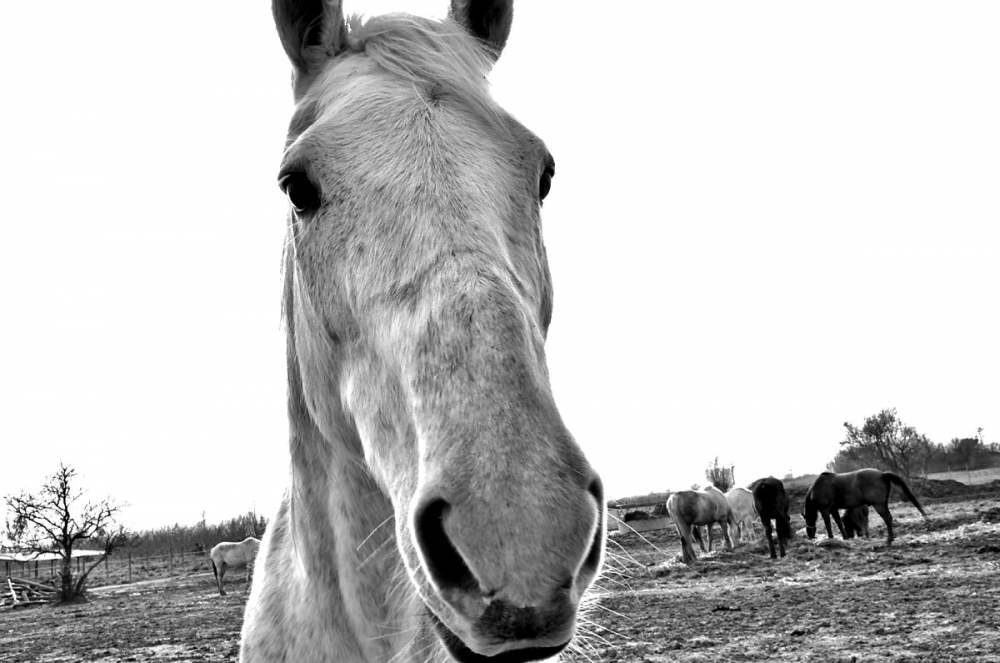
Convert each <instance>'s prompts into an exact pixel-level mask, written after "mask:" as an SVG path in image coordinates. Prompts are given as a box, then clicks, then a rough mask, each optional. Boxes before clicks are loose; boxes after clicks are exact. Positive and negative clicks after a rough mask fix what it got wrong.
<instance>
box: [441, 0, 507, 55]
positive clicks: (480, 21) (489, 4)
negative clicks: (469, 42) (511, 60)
mask: <svg viewBox="0 0 1000 663" xmlns="http://www.w3.org/2000/svg"><path fill="white" fill-rule="evenodd" d="M448 16H449V17H450V18H452V19H454V20H455V21H457V22H458V24H459V25H461V26H462V27H464V28H465V29H466V30H468V31H469V32H470V33H472V34H473V35H475V36H476V37H478V38H479V39H480V40H482V42H483V43H484V44H486V45H487V46H488V47H489V48H490V51H492V53H493V59H494V60H495V59H497V58H499V57H500V52H501V51H503V47H504V45H506V43H507V37H509V36H510V24H511V21H513V20H514V0H451V8H450V9H449V10H448Z"/></svg>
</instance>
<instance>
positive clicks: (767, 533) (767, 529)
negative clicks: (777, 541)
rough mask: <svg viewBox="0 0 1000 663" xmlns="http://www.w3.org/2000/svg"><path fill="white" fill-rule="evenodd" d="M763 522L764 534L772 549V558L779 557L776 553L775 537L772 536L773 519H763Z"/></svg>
mask: <svg viewBox="0 0 1000 663" xmlns="http://www.w3.org/2000/svg"><path fill="white" fill-rule="evenodd" d="M761 523H762V524H763V525H764V536H766V537H767V547H768V548H769V549H770V550H771V559H777V558H778V556H777V555H775V554H774V537H773V536H771V534H772V532H771V519H770V518H768V519H767V520H762V521H761Z"/></svg>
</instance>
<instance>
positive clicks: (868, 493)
mask: <svg viewBox="0 0 1000 663" xmlns="http://www.w3.org/2000/svg"><path fill="white" fill-rule="evenodd" d="M892 484H896V485H897V486H899V487H900V489H902V491H903V494H904V495H905V496H906V499H908V500H909V501H910V502H911V503H912V504H913V506H915V507H917V510H918V511H919V512H920V515H922V516H923V517H924V518H926V517H927V513H926V512H925V511H924V507H922V506H920V502H919V501H918V500H917V497H916V495H914V494H913V492H912V491H911V490H910V487H909V486H908V485H906V482H905V481H903V479H902V478H901V477H899V476H898V475H896V474H893V473H892V472H883V471H881V470H874V469H871V468H868V469H864V470H855V471H853V472H844V473H843V474H834V473H833V472H823V473H822V474H820V475H819V476H818V477H816V481H814V482H813V485H812V487H811V488H809V492H808V493H806V508H805V514H806V535H807V536H808V537H809V538H810V539H812V538H815V537H816V514H817V513H820V514H822V515H823V523H824V524H825V525H826V535H827V536H828V537H829V538H831V539H832V538H833V530H832V529H831V528H830V514H831V512H832V514H833V519H834V520H835V521H837V527H838V528H839V529H840V534H841V536H843V537H844V538H845V539H846V538H847V536H846V534H845V532H844V523H843V521H841V519H840V514H839V513H838V512H837V509H853V508H854V507H857V506H861V505H863V504H869V505H871V506H872V507H873V508H874V509H875V511H876V512H877V513H878V515H880V516H882V520H884V521H885V527H886V529H887V530H888V532H889V533H888V538H887V540H886V545H892V539H893V535H892V514H890V513H889V494H890V493H891V492H892Z"/></svg>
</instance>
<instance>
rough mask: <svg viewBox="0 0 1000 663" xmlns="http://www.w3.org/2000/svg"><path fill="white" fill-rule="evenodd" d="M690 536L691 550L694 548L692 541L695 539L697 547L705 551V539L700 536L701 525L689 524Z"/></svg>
mask: <svg viewBox="0 0 1000 663" xmlns="http://www.w3.org/2000/svg"><path fill="white" fill-rule="evenodd" d="M691 538H692V544H691V549H692V550H694V543H693V541H697V542H698V547H699V548H701V551H702V552H706V550H705V539H703V538H702V536H701V527H699V526H698V525H691Z"/></svg>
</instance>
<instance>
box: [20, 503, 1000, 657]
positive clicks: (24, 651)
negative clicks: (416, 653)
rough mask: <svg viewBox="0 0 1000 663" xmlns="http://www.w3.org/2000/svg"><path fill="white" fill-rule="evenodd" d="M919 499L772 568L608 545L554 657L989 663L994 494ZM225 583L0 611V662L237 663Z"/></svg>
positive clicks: (765, 563)
mask: <svg viewBox="0 0 1000 663" xmlns="http://www.w3.org/2000/svg"><path fill="white" fill-rule="evenodd" d="M952 499H954V498H952ZM928 502H929V504H928V505H927V506H928V512H929V514H930V516H931V519H930V521H929V522H924V521H923V520H922V519H921V518H920V516H919V514H918V513H917V512H916V510H915V509H913V508H912V507H910V506H905V505H902V504H897V505H894V506H893V512H894V514H895V515H896V521H897V523H898V533H897V536H898V538H897V540H896V543H895V544H894V545H893V546H892V547H891V548H887V547H885V545H884V536H885V531H884V529H883V528H882V526H881V521H880V520H879V519H878V517H877V516H874V515H873V520H872V525H873V528H872V529H873V532H872V538H871V539H869V540H862V541H861V542H852V543H850V544H849V545H848V546H847V547H826V546H823V545H816V544H814V543H812V542H809V541H806V540H804V539H803V538H801V537H799V538H797V539H795V540H794V541H793V542H792V545H791V548H790V550H789V554H788V557H786V558H785V559H783V560H778V561H776V562H774V561H771V560H770V559H769V558H767V557H766V553H765V548H764V546H763V545H762V544H761V543H758V544H755V545H754V544H751V545H747V546H742V547H740V548H738V549H737V550H736V551H734V552H731V553H730V552H714V553H711V554H709V555H704V556H701V558H700V559H699V561H698V562H697V563H696V564H695V565H694V566H693V567H691V568H689V567H687V566H684V565H683V564H681V563H680V562H679V546H678V544H677V539H676V536H675V535H673V533H672V532H665V531H660V532H653V533H651V535H647V536H646V540H643V539H640V537H639V536H637V535H629V536H626V537H618V536H613V537H611V538H612V543H610V550H611V551H612V552H613V554H614V559H612V560H611V571H610V572H609V574H608V575H607V576H606V577H605V578H604V580H603V581H602V585H603V588H604V595H603V596H602V597H601V598H600V600H599V602H598V604H597V605H596V606H595V607H592V608H591V611H590V613H589V615H588V618H587V620H586V621H585V623H584V624H583V629H582V630H583V632H584V633H583V636H582V637H581V638H578V639H577V642H578V651H576V652H573V653H571V654H570V655H568V656H567V657H566V658H567V659H568V660H572V661H617V662H629V663H631V662H636V663H639V662H643V663H645V662H659V661H685V662H688V661H765V660H777V661H928V662H930V661H970V662H971V661H998V662H1000V490H997V489H996V484H994V488H993V490H992V492H982V493H980V494H979V495H977V496H967V497H966V498H964V499H963V500H962V501H938V502H935V501H931V500H928ZM796 524H799V525H800V524H801V522H799V523H795V522H793V526H794V525H796ZM823 538H824V537H823V535H822V534H821V535H820V537H819V539H820V541H822V539H823ZM228 580H229V582H228V583H227V586H228V589H229V595H227V596H225V597H220V596H219V595H218V593H217V592H216V591H215V589H214V586H213V581H212V576H211V574H210V573H195V574H189V575H185V576H182V577H174V578H169V579H163V580H147V581H142V582H137V583H133V584H130V585H120V586H109V587H103V588H98V589H96V590H94V592H93V593H92V599H91V601H90V602H89V603H85V604H79V605H69V606H60V607H54V608H53V607H37V608H28V609H17V610H10V609H8V610H3V611H0V661H5V662H6V661H12V662H13V661H24V662H31V663H36V662H43V661H44V662H57V661H58V662H68V661H88V662H90V661H93V662H111V661H115V662H117V661H235V660H236V655H237V650H238V639H239V627H240V620H241V617H242V610H243V604H244V601H245V595H244V593H243V589H242V574H241V573H239V572H237V573H235V574H233V575H231V576H230V577H229V578H228Z"/></svg>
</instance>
